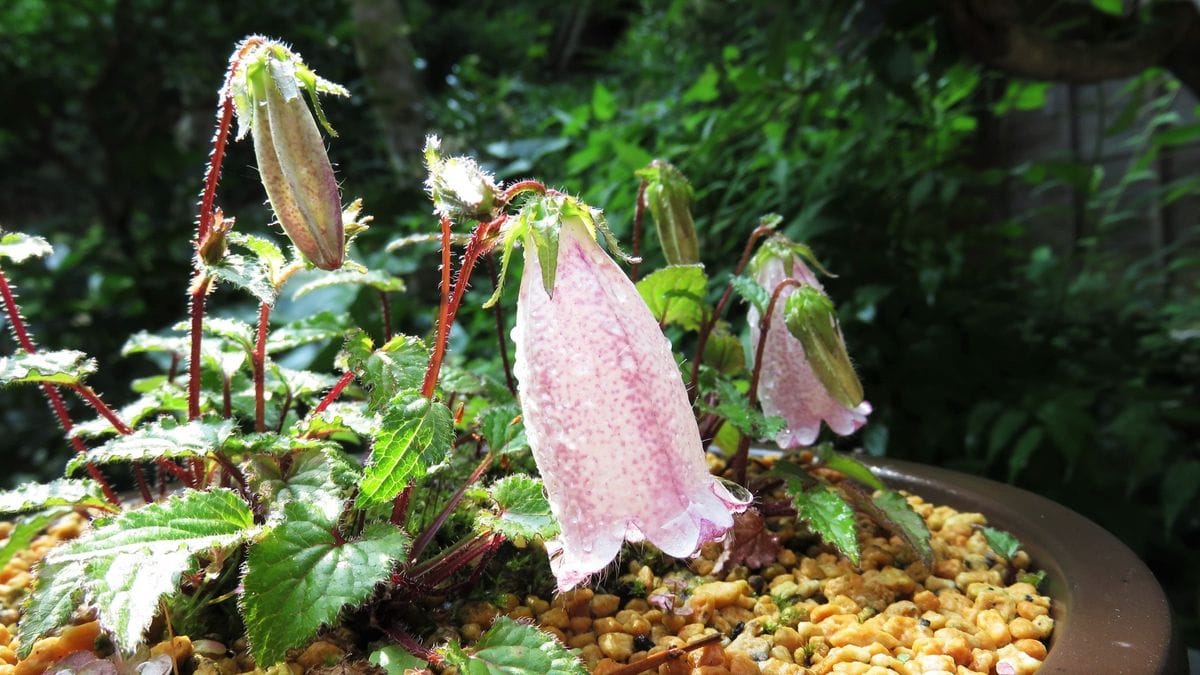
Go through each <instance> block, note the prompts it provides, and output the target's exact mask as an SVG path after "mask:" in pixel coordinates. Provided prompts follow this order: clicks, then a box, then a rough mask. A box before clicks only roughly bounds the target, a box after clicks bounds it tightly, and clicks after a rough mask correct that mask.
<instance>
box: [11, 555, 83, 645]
mask: <svg viewBox="0 0 1200 675" xmlns="http://www.w3.org/2000/svg"><path fill="white" fill-rule="evenodd" d="M83 575H84V566H83V563H82V562H78V561H74V562H64V563H53V562H49V561H46V560H43V561H42V562H41V563H40V564H39V565H38V566H37V580H36V581H35V582H34V585H33V593H31V594H30V596H29V598H27V599H26V600H25V604H24V606H23V607H22V612H21V622H20V623H19V624H18V625H17V639H18V640H19V641H20V643H21V648H20V649H19V650H18V651H17V655H18V656H20V657H21V658H25V657H27V656H29V652H31V651H32V650H33V643H34V642H36V641H37V639H38V638H40V637H42V636H43V635H45V634H46V633H49V632H50V631H52V630H54V629H55V628H58V627H59V626H62V625H64V624H65V623H66V622H67V620H68V619H70V618H71V613H72V612H74V611H75V608H76V607H77V606H78V605H79V598H80V596H81V595H83V587H82V586H80V584H79V582H80V580H81V579H83Z"/></svg>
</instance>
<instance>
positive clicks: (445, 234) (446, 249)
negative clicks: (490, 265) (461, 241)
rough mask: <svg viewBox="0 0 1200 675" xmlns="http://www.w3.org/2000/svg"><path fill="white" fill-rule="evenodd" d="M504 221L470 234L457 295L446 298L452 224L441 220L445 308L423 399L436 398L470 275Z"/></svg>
mask: <svg viewBox="0 0 1200 675" xmlns="http://www.w3.org/2000/svg"><path fill="white" fill-rule="evenodd" d="M504 219H505V216H503V215H502V216H500V217H499V218H497V219H496V220H493V221H491V222H489V223H484V222H480V223H479V225H478V226H477V227H476V228H475V231H474V232H473V233H471V239H470V240H468V241H467V250H466V251H464V252H463V255H462V262H461V263H459V266H458V278H457V279H455V281H454V291H453V293H452V294H450V295H449V297H447V293H448V292H449V284H450V221H449V220H447V219H445V218H443V219H442V306H441V308H440V312H439V314H440V318H439V319H438V331H437V337H436V338H435V339H436V340H437V344H436V345H434V349H433V356H432V357H431V358H430V359H429V367H428V368H427V369H426V371H425V382H424V385H423V386H422V387H421V395H422V396H424V397H425V398H433V392H434V390H435V389H436V388H437V379H438V373H439V372H440V371H441V369H442V361H443V359H445V357H446V343H447V342H448V341H449V340H450V327H451V326H452V325H453V324H454V317H455V316H457V314H458V308H459V306H460V305H461V304H462V299H463V295H464V294H465V293H466V290H467V285H468V284H469V283H470V280H471V272H472V271H473V270H474V269H475V262H476V261H477V260H479V256H480V255H482V254H483V252H484V244H483V241H484V239H485V238H486V237H487V235H488V233H490V232H492V231H493V230H494V229H497V228H499V226H500V224H501V223H503V222H504Z"/></svg>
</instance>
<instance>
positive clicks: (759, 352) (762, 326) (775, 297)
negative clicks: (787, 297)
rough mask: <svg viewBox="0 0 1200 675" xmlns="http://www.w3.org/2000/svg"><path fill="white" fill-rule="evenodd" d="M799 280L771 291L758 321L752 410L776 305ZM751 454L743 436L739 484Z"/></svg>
mask: <svg viewBox="0 0 1200 675" xmlns="http://www.w3.org/2000/svg"><path fill="white" fill-rule="evenodd" d="M803 285H804V284H803V283H802V282H801V281H800V280H799V279H784V280H783V281H781V282H779V285H778V286H776V287H775V290H773V291H771V302H769V303H767V311H766V313H765V314H763V315H762V316H761V317H759V319H758V344H757V345H756V346H755V348H754V370H753V371H752V372H751V374H750V390H749V391H748V392H746V400H747V402H748V403H749V404H750V408H751V409H753V408H757V407H758V380H759V378H760V376H761V375H762V362H763V351H764V350H765V349H766V346H767V333H768V332H769V331H770V330H771V320H772V319H773V318H774V316H775V305H776V304H777V303H778V302H779V298H780V297H781V296H782V295H783V291H784V290H786V289H788V288H790V287H792V286H803ZM749 454H750V437H749V436H746V435H745V434H743V435H742V438H741V440H740V441H739V442H738V449H737V454H735V455H734V456H733V473H734V476H735V480H737V482H738V483H740V484H742V485H745V484H746V459H747V457H748V456H749Z"/></svg>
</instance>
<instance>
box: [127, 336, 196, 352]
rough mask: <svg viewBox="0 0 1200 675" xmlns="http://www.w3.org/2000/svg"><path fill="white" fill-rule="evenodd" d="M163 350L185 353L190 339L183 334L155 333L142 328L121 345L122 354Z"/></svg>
mask: <svg viewBox="0 0 1200 675" xmlns="http://www.w3.org/2000/svg"><path fill="white" fill-rule="evenodd" d="M162 352H165V353H168V354H170V353H175V354H179V355H181V356H182V355H185V354H187V353H188V339H187V338H186V337H184V336H182V335H154V334H153V333H148V332H146V331H144V330H142V331H138V332H136V333H134V334H133V335H130V336H129V339H127V340H125V344H124V346H122V347H121V356H129V355H130V354H148V353H162Z"/></svg>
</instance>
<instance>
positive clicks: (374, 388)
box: [344, 330, 429, 411]
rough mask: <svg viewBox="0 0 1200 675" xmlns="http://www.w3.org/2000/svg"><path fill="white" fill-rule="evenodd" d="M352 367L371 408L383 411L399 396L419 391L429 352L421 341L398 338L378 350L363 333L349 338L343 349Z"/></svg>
mask: <svg viewBox="0 0 1200 675" xmlns="http://www.w3.org/2000/svg"><path fill="white" fill-rule="evenodd" d="M344 349H345V351H346V354H347V361H348V362H349V366H350V368H351V369H352V370H354V372H355V373H357V374H358V381H359V383H360V384H362V385H363V387H364V388H366V389H367V392H368V395H369V399H370V407H371V409H372V410H376V411H378V410H380V409H381V408H382V407H383V406H384V405H385V404H387V403H388V401H391V400H392V397H394V396H395V395H396V394H397V393H399V392H402V391H405V390H409V389H418V388H420V387H421V384H422V382H423V381H424V379H425V368H426V366H428V364H429V350H428V348H426V347H425V343H424V342H422V341H421V340H420V339H418V338H415V337H411V336H408V335H397V336H396V337H394V338H392V339H391V340H389V341H388V342H387V344H385V345H383V346H382V347H380V348H379V349H373V348H372V343H371V339H370V338H369V337H367V336H366V334H365V333H363V332H362V331H361V330H355V331H353V332H351V334H350V335H349V336H348V337H347V338H346V344H345V347H344Z"/></svg>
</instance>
